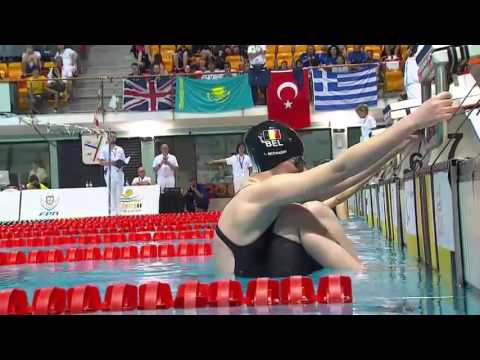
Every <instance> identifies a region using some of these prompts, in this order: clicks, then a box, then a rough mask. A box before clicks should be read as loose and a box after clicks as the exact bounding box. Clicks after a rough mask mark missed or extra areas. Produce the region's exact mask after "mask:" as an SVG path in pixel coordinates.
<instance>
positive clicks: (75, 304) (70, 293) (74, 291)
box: [65, 285, 102, 314]
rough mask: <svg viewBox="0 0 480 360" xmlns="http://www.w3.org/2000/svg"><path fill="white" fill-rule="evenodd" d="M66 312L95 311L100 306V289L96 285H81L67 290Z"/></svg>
mask: <svg viewBox="0 0 480 360" xmlns="http://www.w3.org/2000/svg"><path fill="white" fill-rule="evenodd" d="M66 301H67V303H66V309H65V311H66V312H67V313H71V314H81V313H86V312H96V311H99V310H100V309H101V308H102V300H101V299H100V291H99V290H98V288H97V287H96V286H90V285H81V286H75V287H73V288H70V289H68V290H67V299H66Z"/></svg>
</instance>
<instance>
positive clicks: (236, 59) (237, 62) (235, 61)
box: [226, 55, 242, 70]
mask: <svg viewBox="0 0 480 360" xmlns="http://www.w3.org/2000/svg"><path fill="white" fill-rule="evenodd" d="M226 60H227V61H228V62H229V63H230V66H231V68H232V69H235V70H240V66H241V64H242V58H241V57H240V55H230V56H227V59H226Z"/></svg>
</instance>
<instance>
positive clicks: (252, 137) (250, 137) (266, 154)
mask: <svg viewBox="0 0 480 360" xmlns="http://www.w3.org/2000/svg"><path fill="white" fill-rule="evenodd" d="M244 142H245V145H246V146H247V149H248V152H249V154H250V157H251V158H252V160H253V161H254V162H255V164H256V165H257V168H258V170H259V171H261V172H262V171H268V170H270V169H273V168H274V167H275V166H277V165H278V164H280V163H282V162H284V161H287V160H290V159H292V158H295V157H301V156H303V143H302V140H301V139H300V137H299V136H298V134H297V133H296V132H295V131H294V130H292V129H290V128H289V127H288V126H285V125H284V124H282V123H279V122H277V121H271V120H267V121H264V122H262V123H260V124H258V125H256V126H254V127H252V128H250V129H249V130H248V131H247V132H246V133H245V137H244Z"/></svg>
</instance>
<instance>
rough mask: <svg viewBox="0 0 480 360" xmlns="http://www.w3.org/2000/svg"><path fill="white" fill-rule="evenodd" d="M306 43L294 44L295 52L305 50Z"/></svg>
mask: <svg viewBox="0 0 480 360" xmlns="http://www.w3.org/2000/svg"><path fill="white" fill-rule="evenodd" d="M307 46H308V45H295V53H304V52H306V51H307Z"/></svg>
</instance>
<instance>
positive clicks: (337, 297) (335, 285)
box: [318, 275, 353, 304]
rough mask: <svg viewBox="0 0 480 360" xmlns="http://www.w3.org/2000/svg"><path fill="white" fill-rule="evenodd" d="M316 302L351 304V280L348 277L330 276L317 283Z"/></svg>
mask: <svg viewBox="0 0 480 360" xmlns="http://www.w3.org/2000/svg"><path fill="white" fill-rule="evenodd" d="M318 289H319V290H318V302H319V303H322V304H333V303H342V304H344V303H351V302H352V299H353V298H352V279H351V278H350V277H348V276H341V275H331V276H326V277H322V278H320V280H319V281H318Z"/></svg>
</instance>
